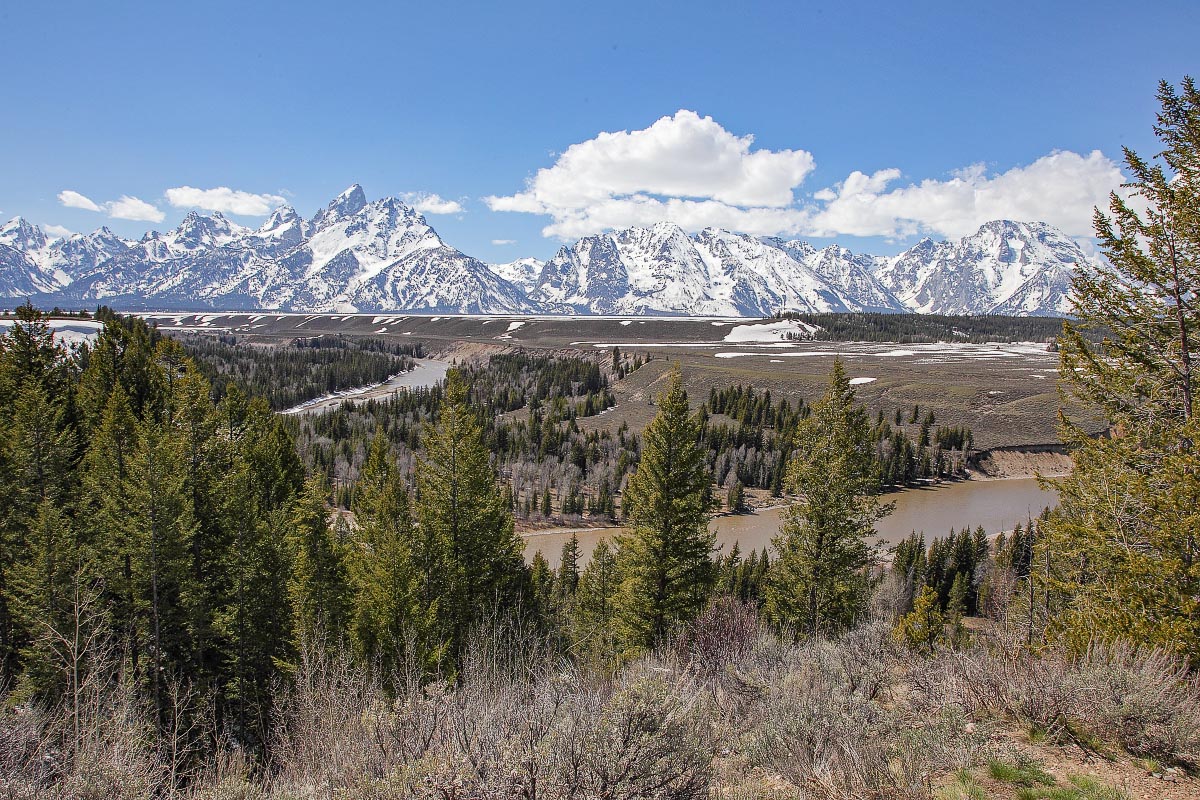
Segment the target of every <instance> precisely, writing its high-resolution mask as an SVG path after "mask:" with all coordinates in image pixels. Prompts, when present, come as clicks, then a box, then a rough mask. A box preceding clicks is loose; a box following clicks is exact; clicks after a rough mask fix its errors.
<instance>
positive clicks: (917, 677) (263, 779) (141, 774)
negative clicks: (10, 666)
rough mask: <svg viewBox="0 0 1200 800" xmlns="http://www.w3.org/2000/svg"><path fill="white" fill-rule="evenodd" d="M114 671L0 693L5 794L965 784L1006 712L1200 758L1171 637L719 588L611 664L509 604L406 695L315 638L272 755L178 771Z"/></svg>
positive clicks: (898, 792)
mask: <svg viewBox="0 0 1200 800" xmlns="http://www.w3.org/2000/svg"><path fill="white" fill-rule="evenodd" d="M107 675H108V679H102V678H103V677H104V676H103V675H101V674H100V673H99V672H97V673H96V680H95V681H94V682H89V684H88V687H89V688H88V691H87V693H86V695H87V697H86V700H85V702H84V703H83V704H82V705H81V709H82V710H81V716H80V717H79V722H80V725H79V728H78V730H79V731H80V733H79V734H78V735H76V734H75V733H74V731H75V730H76V728H75V726H74V721H75V718H74V715H73V713H71V710H70V709H67V708H61V709H57V710H55V711H52V712H48V713H44V714H43V713H39V712H37V711H34V710H32V709H28V708H16V709H14V708H8V709H7V710H5V711H4V712H3V716H2V717H0V797H8V798H17V797H21V798H26V797H85V798H86V797H97V798H99V797H105V798H134V797H149V796H160V797H191V798H205V800H234V799H235V798H241V799H244V800H250V799H251V798H255V799H259V800H276V799H279V800H282V799H283V798H333V797H337V798H364V799H365V798H431V799H432V798H438V799H439V800H458V799H459V798H461V799H462V800H467V798H529V799H530V800H534V799H535V798H546V800H558V799H560V798H561V799H563V800H565V799H566V798H627V799H628V800H634V798H662V799H663V800H667V799H678V800H687V799H690V798H704V797H721V798H729V799H730V800H741V799H742V798H746V799H747V800H748V798H772V797H778V798H783V797H788V798H797V797H798V798H821V799H825V800H842V799H843V798H845V799H848V798H880V799H882V798H889V799H895V800H900V799H901V798H913V799H914V800H915V799H916V798H928V797H930V796H932V795H933V794H934V793H935V792H938V791H941V792H942V794H943V795H944V796H964V797H968V796H969V797H974V796H977V794H978V792H977V791H976V790H977V789H978V782H979V781H983V782H984V784H987V783H988V781H991V782H995V781H996V780H998V779H996V778H995V777H994V775H993V774H994V773H997V772H1000V773H1003V774H1005V775H1007V774H1008V772H1012V770H1013V769H1017V767H1012V766H1006V765H1012V764H1018V765H1019V764H1020V763H1024V762H1020V761H1014V758H1015V756H1014V752H1015V750H1014V742H1015V738H1014V736H1013V733H1014V731H1016V730H1019V729H1021V728H1029V727H1037V728H1038V729H1040V730H1043V731H1046V732H1047V744H1046V746H1047V747H1050V746H1051V745H1052V743H1053V742H1057V741H1071V742H1076V743H1078V742H1083V743H1085V746H1089V747H1093V748H1095V749H1100V750H1109V751H1112V752H1113V753H1115V752H1117V751H1118V750H1128V751H1130V752H1136V753H1139V754H1143V755H1145V756H1147V757H1152V758H1154V759H1158V760H1159V761H1162V762H1167V761H1170V762H1176V763H1179V762H1184V763H1195V762H1196V761H1197V759H1200V684H1198V683H1197V678H1196V677H1195V676H1194V675H1189V674H1187V673H1186V672H1185V671H1183V670H1182V667H1181V665H1180V664H1179V663H1178V662H1176V661H1174V660H1173V659H1171V658H1169V657H1166V656H1164V655H1162V654H1159V653H1155V652H1139V651H1137V650H1134V649H1131V648H1126V647H1118V646H1109V647H1101V646H1095V647H1093V648H1092V649H1091V650H1090V651H1089V652H1088V653H1086V654H1085V655H1083V656H1081V657H1077V658H1069V657H1067V656H1066V655H1064V654H1060V653H1055V652H1049V653H1044V654H1042V655H1040V656H1039V657H1037V658H1031V657H1029V656H1028V655H1026V654H1025V653H1024V651H1023V650H1022V649H1021V648H1020V647H1019V646H1017V645H1016V644H1011V646H1008V645H1006V644H1005V640H1004V638H1003V637H1002V636H996V637H992V639H991V640H990V643H989V644H988V645H987V646H986V647H984V646H978V647H974V648H970V649H966V650H961V651H946V652H940V653H937V654H934V655H932V656H928V657H919V656H914V655H913V654H911V653H909V652H907V651H903V650H901V649H899V647H898V645H897V644H896V643H895V641H894V640H893V639H892V637H891V635H890V624H889V623H888V622H887V621H883V620H881V621H879V622H874V623H870V624H867V625H864V626H862V627H860V628H859V629H857V630H855V631H853V632H851V633H849V634H847V635H845V636H843V637H841V638H838V639H836V640H820V641H810V642H793V641H791V640H790V639H788V638H781V637H779V636H777V635H775V634H774V633H772V632H770V631H768V630H766V629H764V628H763V626H762V625H761V623H760V622H759V621H758V619H757V617H756V615H755V613H754V611H753V610H752V609H749V608H747V607H745V606H743V605H741V604H739V603H737V602H734V601H729V600H724V601H719V602H717V603H715V604H714V605H713V606H712V607H711V608H710V609H709V610H708V611H707V612H706V613H705V614H704V615H702V617H701V618H700V619H699V620H697V621H696V623H694V624H693V625H692V626H691V627H690V628H689V629H688V630H687V631H686V632H684V633H683V634H682V635H681V636H680V637H679V638H678V639H676V640H675V641H673V642H671V643H669V644H668V645H667V646H664V647H663V648H660V649H659V650H658V651H656V652H655V653H652V654H649V655H646V656H644V657H643V658H641V659H638V660H636V661H634V662H632V663H629V664H627V665H626V666H624V667H623V668H622V669H620V670H618V671H617V672H616V673H614V674H599V673H594V672H586V671H582V670H580V669H578V668H577V667H575V666H574V665H572V664H571V663H570V662H568V661H566V660H564V659H563V658H561V657H560V656H559V655H558V654H557V653H556V652H555V651H554V650H553V648H551V647H549V646H548V645H547V643H546V642H545V641H544V640H542V639H541V638H539V637H538V636H537V635H536V634H535V633H533V632H529V631H524V630H521V629H519V628H513V627H507V626H503V625H498V626H493V627H491V628H489V629H487V630H485V631H481V632H480V633H479V634H478V635H477V636H476V637H475V645H474V647H473V649H472V650H471V651H470V652H469V653H468V655H467V657H466V658H465V660H464V663H463V664H462V668H461V670H460V672H459V674H458V675H457V676H456V679H455V680H453V681H448V682H434V683H424V684H423V683H422V682H420V681H417V680H409V681H407V682H402V683H403V684H404V685H403V687H402V688H401V689H400V690H399V692H398V693H389V692H387V691H385V690H384V688H383V687H382V686H381V685H380V683H379V681H377V680H376V679H375V678H374V677H373V676H372V674H371V672H370V670H367V669H364V668H363V667H362V666H361V665H358V664H356V663H355V662H354V661H353V660H351V659H350V658H349V657H348V656H346V655H345V654H343V653H340V652H338V651H336V650H334V651H332V652H331V651H329V650H326V649H324V648H321V647H318V646H310V647H307V648H305V649H304V652H303V653H302V655H301V658H300V660H299V663H298V664H297V666H296V669H295V672H294V675H293V679H292V681H291V683H290V684H289V686H287V687H286V688H283V689H281V691H280V694H279V702H278V709H279V711H278V716H277V721H276V725H275V729H274V731H273V738H272V741H271V748H270V757H269V759H268V761H267V762H266V763H265V764H263V765H255V764H254V763H252V762H251V760H250V759H249V758H248V757H247V756H246V755H245V754H244V753H243V752H242V751H240V750H239V749H238V748H237V747H236V746H233V745H231V744H228V743H227V744H225V745H224V746H220V747H218V748H217V749H216V751H215V752H213V753H211V754H210V755H209V756H208V757H207V759H206V760H205V761H204V763H203V764H202V765H200V768H199V769H191V770H189V769H179V766H178V764H174V765H173V761H172V753H173V752H174V750H173V749H172V746H171V744H170V743H169V742H167V743H164V741H163V740H162V739H161V738H159V739H156V738H155V737H154V736H153V730H154V728H153V726H152V725H151V724H150V722H149V720H148V719H147V717H146V716H145V714H144V713H143V710H142V709H141V707H140V706H139V704H138V703H137V702H136V700H135V696H134V694H133V692H132V691H131V689H130V687H128V686H127V685H126V684H124V683H123V682H122V681H120V680H119V679H113V678H114V676H116V677H118V678H119V670H111V669H110V670H109V672H108V673H107ZM1021 747H1025V748H1028V747H1029V745H1025V744H1022V745H1021ZM1147 763H1148V762H1147ZM989 764H991V765H992V768H991V771H990V772H989V770H988V765H989ZM1005 770H1007V772H1006V771H1005ZM1014 774H1015V773H1014ZM1022 774H1023V773H1022ZM1031 774H1032V773H1031ZM955 775H957V776H959V778H962V780H961V781H959V780H958V778H955V777H953V776H955ZM173 776H174V777H173ZM972 776H978V778H976V777H972ZM1017 777H1018V778H1019V777H1020V775H1018V776H1017ZM1060 777H1061V776H1060ZM956 781H958V782H957V783H956ZM989 785H990V784H989ZM939 787H942V788H940V789H939ZM955 787H957V788H955ZM1035 788H1036V787H1035ZM1060 788H1062V789H1063V790H1064V791H1065V790H1066V789H1068V788H1070V787H1069V786H1066V785H1065V784H1064V785H1063V786H1062V787H1060ZM979 791H982V790H979ZM947 792H951V793H952V794H947ZM954 792H957V794H953V793H954ZM984 796H987V795H984ZM1080 796H1093V795H1085V794H1081V795H1080ZM1095 796H1099V795H1095Z"/></svg>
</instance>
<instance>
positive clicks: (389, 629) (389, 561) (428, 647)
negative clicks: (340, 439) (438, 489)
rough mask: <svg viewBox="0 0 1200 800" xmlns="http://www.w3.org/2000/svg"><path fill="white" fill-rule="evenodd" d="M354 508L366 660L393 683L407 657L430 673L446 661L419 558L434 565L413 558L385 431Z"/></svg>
mask: <svg viewBox="0 0 1200 800" xmlns="http://www.w3.org/2000/svg"><path fill="white" fill-rule="evenodd" d="M352 507H353V511H354V515H355V519H356V521H357V523H358V535H357V538H358V539H359V542H358V543H357V546H356V547H355V554H354V557H353V559H352V564H353V565H354V569H353V571H354V575H355V584H356V587H357V594H356V597H355V601H354V606H355V609H354V637H355V644H356V648H357V650H358V652H359V654H360V655H361V656H362V657H363V658H364V659H366V660H367V661H369V662H376V663H378V665H379V667H380V668H381V669H382V671H383V674H384V676H385V679H387V680H392V679H393V678H395V677H396V676H398V674H399V672H400V670H401V668H402V667H403V666H404V661H405V660H406V657H408V656H411V658H412V659H413V661H414V662H415V663H416V664H417V665H418V666H419V667H420V668H421V669H422V670H425V671H432V670H433V669H434V668H435V666H436V664H437V662H438V660H439V659H440V658H441V657H442V655H443V652H442V650H443V647H444V638H445V637H444V634H443V632H442V631H441V630H440V628H439V625H438V615H437V608H436V607H434V608H422V605H421V602H420V596H419V594H420V593H419V586H418V582H419V581H421V580H422V569H421V568H419V567H418V558H420V563H423V564H425V565H426V568H428V566H429V564H430V559H429V558H428V557H427V556H421V555H420V554H414V547H417V546H419V543H418V540H417V538H416V534H415V531H414V529H413V524H412V515H411V513H410V509H409V497H408V490H407V488H406V487H405V485H404V480H403V476H402V475H401V474H400V471H399V470H398V469H396V465H395V463H394V461H393V459H392V455H391V450H390V446H389V444H388V439H387V435H386V434H385V433H384V432H383V429H382V428H380V429H378V430H377V432H376V434H375V439H374V440H373V441H372V442H371V449H370V451H369V453H368V455H367V460H366V462H365V463H364V464H363V468H362V471H361V473H360V474H359V480H358V485H357V486H356V487H355V494H354V502H353V506H352ZM443 569H444V567H443ZM426 579H428V576H426ZM410 645H411V646H412V648H414V649H413V651H412V652H410V651H409V647H410Z"/></svg>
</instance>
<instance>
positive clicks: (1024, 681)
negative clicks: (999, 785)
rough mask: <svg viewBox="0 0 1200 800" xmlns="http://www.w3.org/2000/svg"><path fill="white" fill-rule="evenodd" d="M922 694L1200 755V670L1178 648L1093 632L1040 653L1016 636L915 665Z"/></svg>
mask: <svg viewBox="0 0 1200 800" xmlns="http://www.w3.org/2000/svg"><path fill="white" fill-rule="evenodd" d="M908 682H909V683H910V684H911V686H912V688H913V696H914V701H915V704H916V706H917V707H918V708H921V709H924V710H930V709H937V708H942V707H945V706H947V705H950V704H953V705H957V706H959V707H961V708H962V709H963V710H964V712H966V713H967V714H969V715H971V716H979V715H981V714H986V713H998V714H1000V715H1003V716H1005V717H1008V718H1011V719H1015V720H1018V721H1020V722H1023V723H1026V724H1028V725H1031V726H1034V727H1036V728H1038V729H1040V730H1042V731H1043V732H1045V733H1046V734H1047V735H1049V736H1050V737H1052V738H1055V739H1058V740H1070V741H1075V742H1076V743H1078V744H1081V745H1083V746H1091V743H1093V742H1097V741H1100V742H1103V741H1108V742H1112V743H1115V744H1118V745H1120V746H1121V747H1123V748H1125V749H1126V750H1128V751H1130V752H1132V753H1137V754H1142V755H1152V756H1155V757H1159V758H1165V759H1171V760H1179V761H1188V762H1198V761H1200V676H1197V675H1196V674H1194V673H1191V672H1189V671H1188V668H1187V665H1186V664H1185V663H1184V662H1183V661H1182V660H1180V659H1178V658H1177V657H1175V656H1173V655H1170V654H1168V653H1164V652H1162V651H1159V650H1154V649H1148V648H1147V649H1139V648H1137V647H1134V646H1132V645H1129V644H1128V643H1117V644H1104V643H1100V642H1095V643H1093V644H1091V645H1090V646H1089V647H1088V649H1087V650H1086V651H1085V652H1084V653H1083V654H1081V655H1076V654H1073V653H1071V652H1069V651H1067V650H1066V649H1063V648H1059V647H1048V648H1045V649H1044V650H1043V651H1042V652H1040V653H1037V654H1034V653H1032V652H1030V651H1029V650H1028V649H1027V648H1026V647H1024V646H1023V643H1021V642H1019V641H1018V640H1017V639H1016V638H1015V637H1011V636H1009V637H1005V636H1003V635H1001V636H998V637H996V639H995V640H994V641H992V642H990V643H988V645H987V646H977V647H975V648H971V649H968V650H964V651H960V652H953V653H942V654H940V656H939V657H938V658H937V659H936V660H934V661H933V662H931V663H929V664H927V665H922V666H921V667H919V668H915V669H912V670H910V671H909V677H908Z"/></svg>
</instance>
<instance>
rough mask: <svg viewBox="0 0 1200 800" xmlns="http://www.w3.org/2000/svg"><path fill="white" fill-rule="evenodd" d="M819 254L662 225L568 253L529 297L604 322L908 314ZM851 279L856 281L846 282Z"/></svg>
mask: <svg viewBox="0 0 1200 800" xmlns="http://www.w3.org/2000/svg"><path fill="white" fill-rule="evenodd" d="M805 248H807V250H806V249H805ZM823 252H824V251H817V250H814V249H813V248H812V247H811V246H810V245H807V244H805V243H800V242H782V241H780V240H776V239H758V238H755V237H753V236H747V235H745V234H740V233H732V232H730V231H724V230H720V229H717V228H707V229H705V230H703V231H701V232H700V233H698V234H695V235H693V236H689V235H688V234H687V233H685V232H684V231H683V229H681V228H679V227H678V226H676V225H672V224H669V223H659V224H657V225H655V226H653V227H652V228H628V229H626V230H622V231H616V232H614V233H606V234H599V235H596V236H588V237H585V238H584V239H581V240H580V241H579V242H577V243H576V244H574V245H571V246H569V247H564V248H562V249H561V250H559V252H558V253H557V254H556V255H555V256H554V258H552V259H551V260H550V261H548V262H546V264H545V266H544V267H543V270H542V274H541V277H540V278H539V280H538V281H537V284H536V286H535V287H534V288H533V290H532V292H531V293H530V294H531V297H532V298H533V299H534V300H537V301H540V302H542V303H546V304H548V305H555V306H563V307H568V308H571V309H573V310H575V311H576V312H581V313H589V312H590V313H598V314H645V313H660V314H698V315H714V316H750V317H762V316H769V315H771V314H774V313H775V312H777V311H862V310H885V311H903V310H904V308H903V306H901V305H900V304H899V302H898V301H897V300H896V299H895V298H894V297H892V296H891V295H889V294H888V292H887V291H886V290H884V289H883V288H882V287H881V286H879V285H878V283H877V282H876V281H875V280H874V278H873V277H872V275H871V273H870V272H869V271H864V270H863V269H862V268H861V265H860V264H859V263H858V261H852V262H851V263H850V265H848V266H847V265H838V266H837V267H836V268H834V267H832V266H831V265H830V264H826V263H824V262H822V261H821V253H823ZM843 252H844V253H845V255H846V256H850V255H851V254H849V251H843ZM835 260H836V259H835ZM821 268H824V269H825V270H826V272H827V273H828V274H827V275H826V274H822V272H821V271H820V269H821ZM847 275H851V276H852V277H853V279H852V280H846V281H843V280H842V279H843V278H844V277H845V276H847Z"/></svg>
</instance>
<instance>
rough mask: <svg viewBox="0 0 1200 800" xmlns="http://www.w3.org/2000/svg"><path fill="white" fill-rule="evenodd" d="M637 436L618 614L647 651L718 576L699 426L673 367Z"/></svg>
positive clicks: (621, 540)
mask: <svg viewBox="0 0 1200 800" xmlns="http://www.w3.org/2000/svg"><path fill="white" fill-rule="evenodd" d="M658 405H659V410H658V414H657V415H656V416H655V418H654V421H653V422H651V423H650V425H649V426H648V427H647V428H646V431H645V433H644V434H643V436H642V458H641V461H640V462H639V464H638V467H637V471H636V472H634V474H633V476H632V477H631V478H630V479H629V483H628V485H627V486H626V489H625V495H624V501H623V508H624V512H625V519H626V525H627V530H628V533H626V534H623V535H621V536H618V537H617V563H618V566H619V569H620V572H621V590H620V592H619V594H618V596H617V611H618V617H619V620H620V625H621V632H622V635H623V638H624V640H625V642H626V644H627V645H628V646H629V647H632V648H641V647H650V646H652V645H654V644H655V643H656V642H658V641H660V640H661V639H662V637H663V636H665V635H666V634H667V633H668V632H669V631H670V630H671V629H672V628H673V627H674V626H676V625H677V624H679V623H681V622H687V621H689V620H691V619H692V618H694V617H695V616H696V615H697V614H698V613H699V612H700V610H701V609H702V608H703V607H704V604H705V603H706V602H707V601H708V597H709V594H710V592H711V590H712V586H713V582H714V580H715V577H716V571H715V566H714V564H713V561H712V554H713V552H714V551H715V541H716V536H715V534H713V533H711V532H710V531H709V530H708V511H709V506H710V505H711V502H712V501H711V497H710V493H709V482H710V479H709V474H708V467H707V454H706V451H705V449H704V446H703V444H702V443H701V441H700V436H701V432H702V423H701V421H700V419H699V417H698V416H693V415H692V414H691V413H690V409H689V406H688V398H687V392H685V391H684V389H683V378H682V376H681V375H680V373H679V370H678V369H676V370H674V371H673V372H672V373H671V374H670V376H669V377H668V379H667V388H666V391H664V392H663V393H662V395H661V396H660V398H659V402H658Z"/></svg>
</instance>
